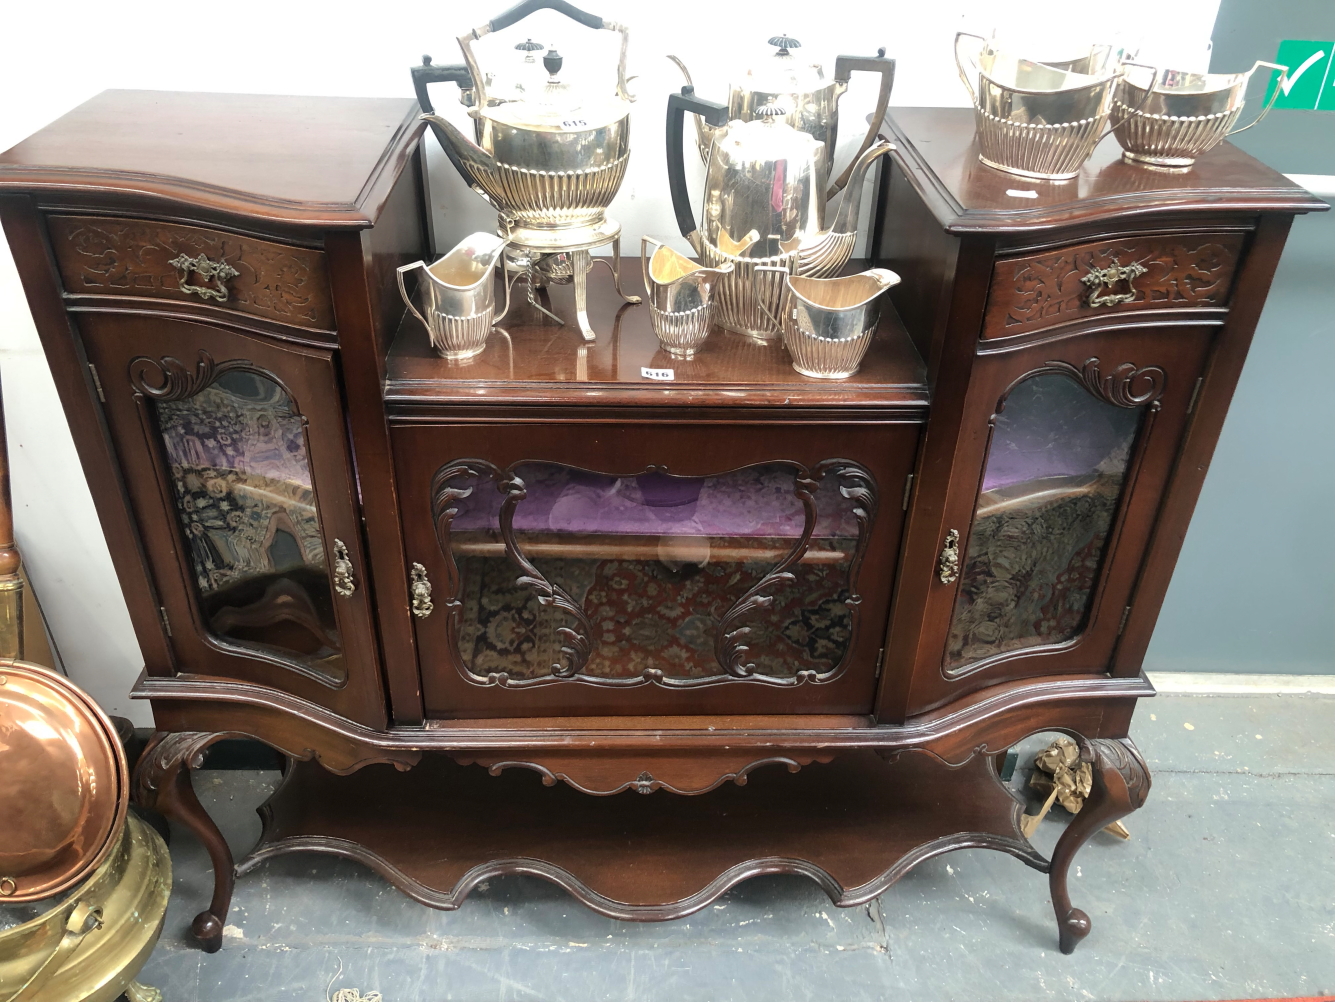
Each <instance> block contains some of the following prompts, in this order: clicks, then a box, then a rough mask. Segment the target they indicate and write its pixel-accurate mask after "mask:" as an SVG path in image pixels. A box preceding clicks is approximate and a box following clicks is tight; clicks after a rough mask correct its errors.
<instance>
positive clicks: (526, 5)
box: [487, 0, 603, 31]
mask: <svg viewBox="0 0 1335 1002" xmlns="http://www.w3.org/2000/svg"><path fill="white" fill-rule="evenodd" d="M535 10H554V11H557V12H558V13H561V14H564V15H565V16H566V17H568V18H570V19H571V20H573V21H578V22H579V23H580V24H582V25H584V26H585V27H587V28H601V27H603V19H602V18H601V17H599V16H598V15H597V14H589V13H587V12H586V11H582V10H580V9H579V8H578V7H576V6H575V5H574V4H569V3H566V0H524V2H523V3H517V4H515V5H514V6H513V7H511V8H510V9H509V10H507V11H506V12H505V13H504V14H502V15H500V16H499V17H494V18H492V19H491V21H490V22H489V23H488V25H487V27H489V28H491V30H492V31H503V30H504V29H506V28H508V27H510V25H512V24H514V23H515V22H517V21H522V20H524V18H526V17H528V16H529V15H530V14H532V13H533V12H534V11H535Z"/></svg>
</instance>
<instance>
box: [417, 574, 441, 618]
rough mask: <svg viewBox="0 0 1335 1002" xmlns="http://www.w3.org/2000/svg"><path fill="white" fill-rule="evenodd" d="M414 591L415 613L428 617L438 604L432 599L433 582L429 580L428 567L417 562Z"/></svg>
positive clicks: (420, 616) (419, 616) (418, 615)
mask: <svg viewBox="0 0 1335 1002" xmlns="http://www.w3.org/2000/svg"><path fill="white" fill-rule="evenodd" d="M412 593H413V615H414V616H416V617H417V618H418V619H426V617H427V616H429V615H431V610H432V609H434V608H435V607H436V606H435V604H434V603H433V602H432V601H431V582H430V581H429V580H427V576H426V568H425V567H423V566H422V565H421V564H419V563H416V562H414V563H413V575H412Z"/></svg>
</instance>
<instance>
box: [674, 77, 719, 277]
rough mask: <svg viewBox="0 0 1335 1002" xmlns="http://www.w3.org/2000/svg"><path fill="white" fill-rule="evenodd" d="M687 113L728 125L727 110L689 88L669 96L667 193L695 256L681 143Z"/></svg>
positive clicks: (696, 232)
mask: <svg viewBox="0 0 1335 1002" xmlns="http://www.w3.org/2000/svg"><path fill="white" fill-rule="evenodd" d="M688 111H691V112H694V113H695V114H697V115H699V116H700V117H702V118H703V119H704V120H705V121H706V122H707V123H709V124H710V125H714V126H721V125H727V124H728V106H727V105H726V104H719V103H718V102H716V101H706V100H705V99H704V98H702V97H696V96H695V88H694V87H691V86H689V85H687V86H685V87H683V88H682V89H681V92H680V93H672V94H669V95H668V103H667V160H668V190H669V191H671V193H672V209H673V211H674V212H676V214H677V229H679V230H681V235H682V236H684V237H685V238H686V239H687V240H689V241H690V242H691V246H692V247H694V248H695V250H696V252H697V253H698V252H699V250H700V246H699V243H700V233H699V230H698V229H697V227H696V225H695V213H693V212H692V211H691V194H690V192H689V191H687V190H686V156H685V152H686V150H685V143H684V142H683V141H682V140H683V132H684V131H685V128H686V112H688Z"/></svg>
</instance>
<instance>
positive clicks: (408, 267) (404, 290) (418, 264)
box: [398, 261, 431, 333]
mask: <svg viewBox="0 0 1335 1002" xmlns="http://www.w3.org/2000/svg"><path fill="white" fill-rule="evenodd" d="M414 268H421V269H422V270H423V271H425V270H426V262H425V261H414V262H413V263H412V264H405V265H403V266H401V267H400V268H399V269H398V274H399V295H401V296H402V297H403V302H404V304H405V305H406V306H407V307H408V309H410V310H412V313H413V316H415V317H416V318H417V319H418V320H420V321H422V326H423V327H425V328H426V329H427V332H428V333H429V332H430V331H431V325H430V324H429V323H427V322H426V317H424V316H422V314H420V313H418V312H417V307H416V306H414V305H413V297H412V296H410V295H408V287H407V286H406V285H404V284H403V276H404V275H406V274H407V273H408V272H410V271H412V270H413V269H414Z"/></svg>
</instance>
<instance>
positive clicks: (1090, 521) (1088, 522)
mask: <svg viewBox="0 0 1335 1002" xmlns="http://www.w3.org/2000/svg"><path fill="white" fill-rule="evenodd" d="M1144 411H1145V408H1144V407H1143V406H1141V407H1132V408H1126V407H1117V406H1115V405H1113V404H1110V403H1108V402H1106V401H1104V400H1102V399H1100V398H1098V397H1096V396H1094V395H1093V394H1091V393H1090V392H1089V391H1088V390H1086V389H1085V388H1084V387H1082V386H1080V385H1079V384H1078V383H1076V382H1075V381H1073V380H1071V379H1069V378H1067V377H1066V376H1064V375H1060V374H1056V373H1043V374H1041V375H1037V376H1033V377H1031V378H1029V379H1026V380H1025V381H1024V382H1022V383H1020V384H1019V385H1017V386H1016V387H1015V388H1014V389H1013V390H1011V393H1010V395H1009V396H1008V397H1007V399H1006V403H1005V407H1004V409H1003V410H1002V411H1001V412H1000V413H999V414H997V415H996V416H995V418H994V420H993V432H992V442H991V445H990V447H989V451H988V456H987V467H986V471H985V472H984V474H983V490H982V493H981V494H980V495H979V497H978V505H977V509H976V511H975V513H974V519H973V528H972V530H971V531H970V534H969V542H968V547H967V549H966V551H965V557H964V562H963V566H962V569H961V570H960V581H959V591H958V593H957V595H958V597H957V598H956V601H955V613H954V617H953V619H952V620H951V626H950V639H949V642H948V644H947V647H946V659H945V666H946V669H947V670H955V671H958V670H959V669H961V668H963V667H964V666H966V665H968V664H970V663H972V662H975V661H979V660H982V659H984V658H988V657H992V656H993V655H996V654H1002V653H1005V652H1007V651H1014V650H1019V649H1022V648H1026V647H1040V646H1046V645H1049V644H1059V643H1064V642H1066V641H1070V640H1074V639H1075V638H1076V637H1078V636H1079V635H1080V634H1081V633H1082V632H1083V631H1084V629H1085V625H1086V623H1087V621H1088V619H1089V603H1090V601H1091V599H1092V597H1093V595H1094V591H1095V585H1096V584H1097V582H1098V575H1099V567H1100V565H1101V563H1102V560H1103V552H1104V548H1105V544H1106V542H1107V536H1108V530H1109V529H1110V528H1111V526H1112V523H1113V517H1114V516H1115V514H1116V512H1117V506H1118V501H1119V499H1120V497H1121V494H1122V485H1123V480H1124V479H1125V476H1126V470H1127V463H1128V461H1129V459H1130V456H1131V449H1132V446H1133V445H1134V443H1135V439H1136V433H1137V431H1138V430H1139V428H1140V424H1141V421H1142V419H1143V416H1144Z"/></svg>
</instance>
